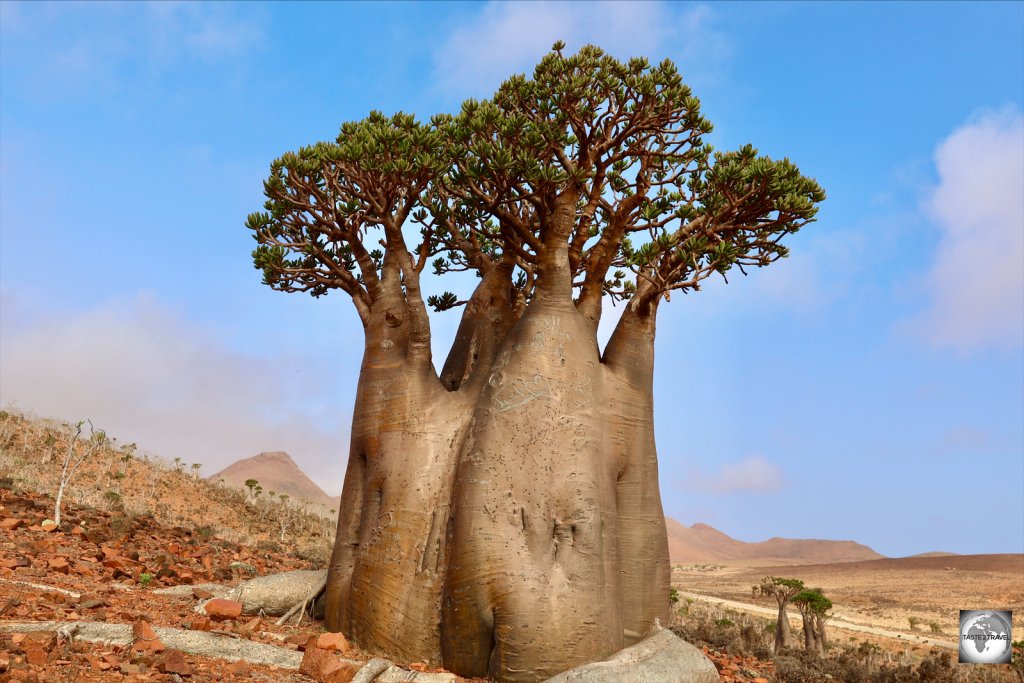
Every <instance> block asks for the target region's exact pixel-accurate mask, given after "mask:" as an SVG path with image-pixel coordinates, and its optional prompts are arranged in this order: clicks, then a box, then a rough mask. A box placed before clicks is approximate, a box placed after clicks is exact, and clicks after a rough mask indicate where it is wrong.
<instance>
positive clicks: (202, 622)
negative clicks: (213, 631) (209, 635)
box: [189, 617, 210, 631]
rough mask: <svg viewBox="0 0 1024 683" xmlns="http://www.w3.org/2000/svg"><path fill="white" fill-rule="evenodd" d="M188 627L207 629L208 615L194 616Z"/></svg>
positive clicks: (200, 629)
mask: <svg viewBox="0 0 1024 683" xmlns="http://www.w3.org/2000/svg"><path fill="white" fill-rule="evenodd" d="M189 628H190V629H191V630H193V631H209V630H210V617H196V618H195V619H193V620H192V623H191V624H190V625H189Z"/></svg>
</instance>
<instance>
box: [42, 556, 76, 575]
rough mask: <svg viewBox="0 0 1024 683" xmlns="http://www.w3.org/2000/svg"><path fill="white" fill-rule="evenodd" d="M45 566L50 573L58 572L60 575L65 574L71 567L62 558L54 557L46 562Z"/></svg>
mask: <svg viewBox="0 0 1024 683" xmlns="http://www.w3.org/2000/svg"><path fill="white" fill-rule="evenodd" d="M46 565H47V566H48V567H49V568H50V571H54V572H59V573H61V574H67V573H68V572H69V571H70V570H71V565H69V564H68V561H67V560H65V559H64V558H63V557H54V558H51V559H50V560H49V561H47V563H46Z"/></svg>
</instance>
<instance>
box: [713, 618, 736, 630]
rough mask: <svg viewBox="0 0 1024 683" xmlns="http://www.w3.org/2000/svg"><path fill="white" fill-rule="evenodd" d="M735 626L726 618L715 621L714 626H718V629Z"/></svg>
mask: <svg viewBox="0 0 1024 683" xmlns="http://www.w3.org/2000/svg"><path fill="white" fill-rule="evenodd" d="M735 625H736V624H735V623H734V622H733V620H732V619H728V618H726V617H722V618H721V619H715V626H718V627H720V628H728V627H730V626H735Z"/></svg>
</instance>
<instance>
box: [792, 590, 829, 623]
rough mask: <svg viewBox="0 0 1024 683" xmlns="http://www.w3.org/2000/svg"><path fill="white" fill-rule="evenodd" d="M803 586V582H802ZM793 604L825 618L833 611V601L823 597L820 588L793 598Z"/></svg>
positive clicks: (803, 592)
mask: <svg viewBox="0 0 1024 683" xmlns="http://www.w3.org/2000/svg"><path fill="white" fill-rule="evenodd" d="M800 583H801V585H802V582H800ZM792 602H793V603H794V604H796V605H800V606H803V608H804V609H806V610H807V611H808V612H810V613H811V614H816V615H819V616H825V615H827V614H828V611H829V610H830V609H832V601H831V600H829V599H828V598H826V597H825V596H824V595H822V592H821V589H820V588H809V589H805V590H802V591H800V592H799V593H797V594H796V595H794V596H793V598H792Z"/></svg>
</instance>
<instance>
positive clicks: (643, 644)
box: [544, 629, 719, 683]
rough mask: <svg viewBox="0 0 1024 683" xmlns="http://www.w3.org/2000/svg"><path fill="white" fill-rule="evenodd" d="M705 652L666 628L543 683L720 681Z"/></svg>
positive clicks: (699, 682)
mask: <svg viewBox="0 0 1024 683" xmlns="http://www.w3.org/2000/svg"><path fill="white" fill-rule="evenodd" d="M718 681H719V676H718V669H716V668H715V665H714V664H713V663H712V662H711V660H710V659H708V658H707V657H706V656H705V655H704V653H703V652H701V651H700V650H698V649H697V648H696V647H694V646H693V645H690V644H689V643H687V642H686V641H685V640H681V639H680V638H678V637H677V636H676V635H675V634H674V633H672V632H671V631H669V630H667V629H659V630H657V631H655V632H653V633H651V634H650V635H648V636H647V637H645V638H644V639H643V640H641V641H640V642H638V643H637V644H636V645H632V646H630V647H627V648H625V649H623V650H619V651H618V652H616V653H615V654H614V655H612V656H611V657H609V658H608V659H605V660H603V661H600V662H593V663H592V664H583V665H582V666H578V667H576V668H575V669H569V670H568V671H563V672H562V673H560V674H558V675H557V676H553V677H552V678H549V679H547V680H546V681H545V682H544V683H584V682H585V683H718Z"/></svg>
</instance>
